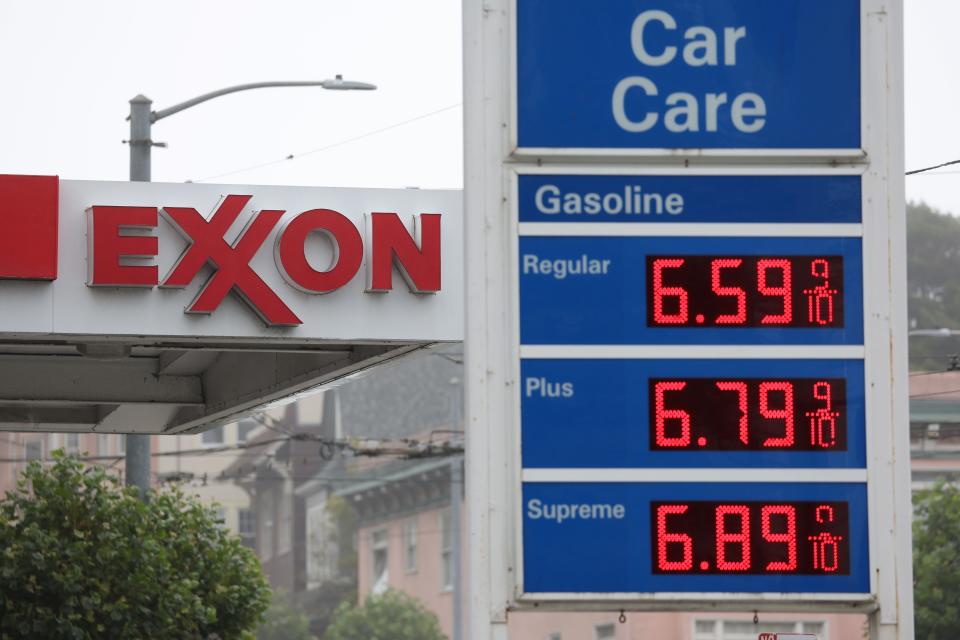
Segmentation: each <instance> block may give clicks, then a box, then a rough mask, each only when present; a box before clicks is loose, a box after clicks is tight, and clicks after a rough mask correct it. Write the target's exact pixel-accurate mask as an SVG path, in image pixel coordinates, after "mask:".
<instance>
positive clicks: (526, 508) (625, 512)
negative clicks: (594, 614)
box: [523, 482, 870, 593]
mask: <svg viewBox="0 0 960 640" xmlns="http://www.w3.org/2000/svg"><path fill="white" fill-rule="evenodd" d="M523 523H524V529H523V548H524V585H525V588H526V590H527V591H528V592H532V593H536V592H553V591H562V592H569V593H578V592H594V593H596V592H613V593H616V592H619V593H627V592H692V591H697V592H714V593H716V592H762V591H767V592H793V593H816V592H826V593H864V592H868V591H869V588H870V570H869V563H868V547H869V545H868V541H867V489H866V485H865V484H862V483H815V482H814V483H722V482H721V483H710V482H706V483H703V482H673V483H658V482H648V483H563V482H560V483H525V484H524V486H523ZM600 541H602V543H601V542H600Z"/></svg>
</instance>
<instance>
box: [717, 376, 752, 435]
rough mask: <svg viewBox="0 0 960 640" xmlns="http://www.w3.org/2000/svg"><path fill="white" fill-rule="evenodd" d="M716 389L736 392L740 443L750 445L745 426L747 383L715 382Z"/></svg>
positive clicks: (746, 426) (747, 428)
mask: <svg viewBox="0 0 960 640" xmlns="http://www.w3.org/2000/svg"><path fill="white" fill-rule="evenodd" d="M717 389H720V390H721V391H734V392H736V394H737V407H738V408H739V409H740V424H739V428H740V442H742V443H743V444H750V437H749V436H750V434H749V425H748V424H747V383H746V382H739V381H729V382H728V381H724V382H717Z"/></svg>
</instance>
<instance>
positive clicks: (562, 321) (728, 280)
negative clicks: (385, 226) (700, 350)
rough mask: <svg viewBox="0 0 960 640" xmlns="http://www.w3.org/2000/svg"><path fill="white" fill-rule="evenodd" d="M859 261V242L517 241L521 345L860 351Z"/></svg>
mask: <svg viewBox="0 0 960 640" xmlns="http://www.w3.org/2000/svg"><path fill="white" fill-rule="evenodd" d="M862 263H863V258H862V253H861V240H860V238H783V237H770V238H702V237H624V236H614V237H541V236H522V237H521V238H520V341H521V343H522V344H862V343H863V284H862V280H863V278H862V272H863V264H862ZM614 310H615V311H614Z"/></svg>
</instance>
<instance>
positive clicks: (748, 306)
mask: <svg viewBox="0 0 960 640" xmlns="http://www.w3.org/2000/svg"><path fill="white" fill-rule="evenodd" d="M646 292H647V326H649V327H781V328H782V327H810V328H837V327H843V258H842V257H841V256H704V255H692V256H691V255H688V256H648V257H647V275H646Z"/></svg>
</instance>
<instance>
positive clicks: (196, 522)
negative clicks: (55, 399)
mask: <svg viewBox="0 0 960 640" xmlns="http://www.w3.org/2000/svg"><path fill="white" fill-rule="evenodd" d="M54 459H55V462H54V464H53V465H52V466H51V467H49V468H44V467H43V466H41V465H40V464H39V463H37V462H32V463H31V464H30V465H29V466H28V468H27V469H26V471H25V472H24V473H23V476H22V477H21V479H20V481H19V482H18V485H17V489H16V490H15V491H11V492H8V493H7V494H6V497H5V498H3V499H2V500H0V638H3V639H4V640H6V639H8V638H9V639H13V638H45V639H48V640H56V639H59V638H71V639H86V638H151V639H156V638H160V639H163V638H209V639H214V638H218V639H221V640H232V639H237V638H241V639H248V638H253V635H252V633H251V630H252V629H253V628H255V627H256V626H257V624H258V623H259V622H260V620H261V618H262V615H263V612H264V611H265V610H266V608H267V606H268V604H269V600H270V591H269V587H268V585H267V582H266V579H265V578H264V576H263V572H262V571H261V569H260V565H259V562H258V561H257V559H256V557H255V556H254V555H253V554H252V553H251V552H250V551H249V550H248V549H246V548H245V547H243V546H242V545H241V543H240V540H239V539H238V538H237V537H236V536H234V535H232V534H230V533H229V532H228V531H226V530H225V529H223V528H222V526H221V525H220V524H219V523H218V521H217V517H216V514H215V512H214V510H213V509H212V508H211V507H207V506H204V505H203V504H201V503H200V502H199V500H198V499H197V498H195V497H188V496H185V495H183V494H182V493H181V492H179V491H176V490H174V491H166V492H162V493H154V492H150V493H149V494H148V497H149V500H148V502H146V503H144V502H142V501H141V500H140V499H139V497H138V496H139V494H138V493H137V490H136V489H134V488H129V489H128V488H124V487H122V486H121V485H120V482H119V480H118V479H117V478H115V477H113V476H110V475H107V473H106V472H105V471H104V470H103V469H101V468H100V467H90V468H85V467H84V466H83V465H82V464H81V463H80V462H78V461H77V460H75V459H72V458H67V457H65V456H64V455H63V453H62V452H56V453H55V454H54Z"/></svg>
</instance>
